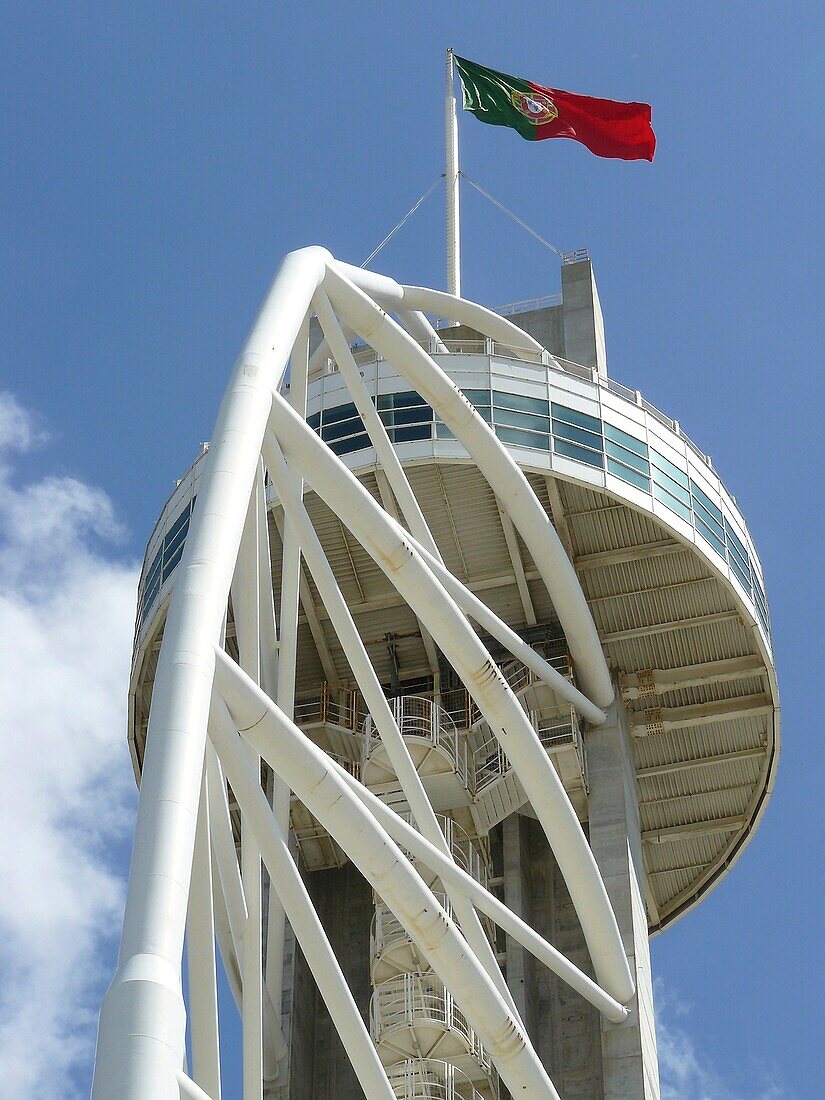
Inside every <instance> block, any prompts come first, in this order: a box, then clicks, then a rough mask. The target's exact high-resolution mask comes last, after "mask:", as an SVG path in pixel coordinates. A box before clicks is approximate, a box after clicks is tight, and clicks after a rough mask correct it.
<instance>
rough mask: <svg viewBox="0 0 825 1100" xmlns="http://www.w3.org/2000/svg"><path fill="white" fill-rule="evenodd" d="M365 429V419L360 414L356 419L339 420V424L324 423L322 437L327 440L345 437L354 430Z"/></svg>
mask: <svg viewBox="0 0 825 1100" xmlns="http://www.w3.org/2000/svg"><path fill="white" fill-rule="evenodd" d="M363 430H364V424H363V421H362V420H361V417H360V416H358V417H356V418H355V419H354V420H339V421H338V423H337V424H327V423H324V424H323V425H322V426H321V437H322V439H325V440H327V441H329V440H332V439H343V438H344V437H345V436H348V435H352V434H353V432H357V431H363Z"/></svg>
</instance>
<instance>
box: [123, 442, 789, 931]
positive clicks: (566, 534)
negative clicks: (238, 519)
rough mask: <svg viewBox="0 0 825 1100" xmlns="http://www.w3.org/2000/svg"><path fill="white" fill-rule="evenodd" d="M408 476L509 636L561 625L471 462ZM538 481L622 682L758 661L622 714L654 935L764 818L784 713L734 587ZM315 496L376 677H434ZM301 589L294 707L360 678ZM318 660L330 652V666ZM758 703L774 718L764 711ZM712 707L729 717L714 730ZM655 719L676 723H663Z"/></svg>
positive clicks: (607, 501) (463, 572)
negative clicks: (334, 679)
mask: <svg viewBox="0 0 825 1100" xmlns="http://www.w3.org/2000/svg"><path fill="white" fill-rule="evenodd" d="M406 470H407V474H408V476H409V479H410V482H411V485H412V487H413V489H414V491H415V493H416V496H417V497H418V499H419V501H420V503H421V507H422V510H423V512H424V515H425V518H426V520H427V522H428V524H429V526H430V529H431V530H432V532H433V534H434V536H435V539H436V541H437V543H438V546H439V548H440V550H441V553H442V555H443V557H444V560H445V564H446V565H447V566H448V568H449V569H450V570H451V572H452V573H453V574H454V575H455V576H456V577H458V578H459V579H460V580H462V581H463V582H464V583H466V584H467V585H469V587H470V588H471V589H473V590H474V591H475V592H476V593H477V595H479V596H480V597H481V598H482V599H483V600H484V601H485V603H487V604H488V605H489V606H490V607H491V608H492V609H493V610H494V611H495V612H496V613H497V614H498V615H499V616H500V617H501V618H503V619H504V620H505V621H506V622H507V623H508V624H509V625H510V626H512V627H513V628H514V629H515V630H517V631H524V630H525V629H526V628H528V627H529V626H530V625H532V622H533V620H535V621H536V622H537V623H538V624H547V625H551V626H553V627H554V628H557V626H558V623H557V620H556V616H555V612H554V609H553V606H552V604H551V602H550V599H549V597H548V595H547V591H546V589H545V588H544V585H543V584H542V582H541V580H540V579H539V575H538V571H537V569H536V566H535V563H534V561H533V560H532V558H531V557H530V555H529V553H528V551H527V549H526V547H525V546H524V544H523V543H522V542H521V540H520V539H518V540H517V541H518V551H519V554H520V559H521V561H520V565H519V562H518V561H517V560H516V561H514V559H513V558H512V557H511V554H510V552H509V550H508V546H507V542H506V540H505V537H504V530H503V527H502V519H501V516H500V513H499V510H498V508H497V504H496V500H495V497H494V495H493V493H492V491H491V489H490V487H489V485H488V484H487V482H486V481H485V480H484V478H483V477H482V476H481V475H480V474H479V473H478V471H477V470H476V469H475V468H474V467H473V466H472V465H470V464H466V463H460V462H444V461H442V462H439V463H434V462H432V461H427V462H424V463H421V464H418V465H415V464H413V465H408V466H407V467H406ZM359 476H360V478H361V481H362V482H363V484H364V485H365V486H366V487H367V488H368V489H369V491H370V492H371V493H372V494H373V495H374V496H375V497H376V498H378V499H380V493H379V485H378V482H377V480H376V474H375V473H374V472H372V471H369V472H361V473H360V474H359ZM528 477H529V480H530V483H531V485H532V487H533V489H534V491H535V492H536V494H537V496H538V498H539V500H540V501H541V502H542V503H543V505H544V506H545V508H546V510H547V512H548V514H549V515H551V517H552V518H553V519H554V522H555V524H556V527H557V529H558V530H559V533H560V535H561V537H562V540H563V541H564V542H565V545H566V546H567V548H568V551H569V552H570V553H572V555H573V559H574V561H575V562H576V566H577V571H578V573H579V577H580V580H581V583H582V586H583V589H584V592H585V595H586V597H587V599H588V602H589V604H590V607H591V610H592V613H593V617H594V620H595V623H596V626H597V628H598V630H599V633H600V635H601V637H602V640H603V644H604V648H605V653H606V655H607V658H608V662H609V664H610V667H611V669H612V670H613V671H614V672H615V673H616V675H617V678H618V679H619V682H620V683H621V680H622V677H624V676H627V675H633V674H638V673H645V670H669V669H680V668H685V667H687V666H694V665H700V664H701V665H705V664H709V663H714V664H719V667H720V668H723V667H724V666H725V662H729V661H730V660H731V659H734V658H741V657H747V656H751V655H752V656H754V657H758V658H759V659H760V662H761V664H760V666H759V667H754V668H753V669H752V670H751V671H749V672H748V674H747V675H745V674H743V675H742V676H741V677H740V678H738V679H728V680H725V681H724V682H721V683H713V682H711V683H703V684H699V685H694V686H687V687H681V688H679V689H678V690H670V691H667V692H665V693H664V694H661V693H660V694H656V695H655V696H649V697H647V698H634V699H632V700H630V701H629V702H628V707H629V710H630V717H631V722H632V723H633V724H634V726H636V733H637V734H638V736H636V738H635V752H636V763H637V768H638V769H639V772H640V776H639V780H638V794H639V802H640V813H641V826H642V832H643V840H644V846H643V847H644V854H645V868H646V871H647V899H646V900H647V905H648V916H649V923H650V927H651V930H652V931H655V930H658V929H660V928H662V927H663V926H664V925H665V924H667V923H669V922H670V921H672V920H673V919H675V918H676V917H677V916H678V915H680V914H681V913H683V912H684V911H686V909H687V908H689V907H690V906H691V905H692V904H694V903H695V901H696V900H697V899H698V898H699V897H700V896H701V895H702V894H703V893H704V892H705V891H706V890H707V889H708V888H709V886H710V885H711V884H712V883H713V882H714V881H716V880H717V879H718V878H719V876H720V875H721V874H722V873H723V872H724V871H725V869H726V868H727V867H728V866H729V865H730V863H731V862H732V860H733V859H734V858H735V857H736V855H737V854H738V852H739V851H740V850H741V848H742V847H743V845H744V843H745V842H746V840H747V838H748V836H749V834H750V832H751V831H752V829H753V827H754V825H755V823H756V821H757V819H758V817H759V815H760V813H761V809H762V807H763V803H764V800H765V795H766V791H767V789H768V787H769V786H770V784H771V783H772V776H773V772H774V770H775V759H774V757H775V740H776V735H777V719H778V710H774V709H772V707H771V704H775V703H776V701H777V697H776V687H775V680H774V677H773V671H772V668H771V666H770V664H769V662H768V661H767V659H766V655H765V654H764V653H763V651H762V648H761V642H760V640H759V635H758V632H757V631H756V629H755V628H754V626H753V625H752V624H751V623H750V621H749V619H748V616H747V613H746V611H745V610H744V608H743V607H742V606H741V605H740V604H739V602H738V600H737V598H736V596H735V594H734V592H733V590H732V588H731V586H730V585H729V584H728V582H727V581H725V580H724V579H723V578H722V577H721V576H720V575H718V574H716V573H714V571H713V570H712V569H711V567H710V566H709V564H708V563H707V562H706V561H705V560H704V559H703V557H702V556H701V555H700V554H699V553H697V551H696V550H695V549H694V548H692V547H690V546H688V545H685V544H682V543H679V542H678V541H677V539H676V538H675V537H674V536H673V535H672V534H671V533H670V532H669V531H668V530H667V528H665V527H664V526H663V525H662V524H660V523H659V522H658V521H657V520H656V519H655V518H654V517H652V516H650V515H648V514H645V513H642V512H641V511H637V510H634V509H633V508H631V507H630V506H628V505H627V504H624V503H621V502H620V501H618V500H616V499H614V498H612V497H610V496H608V495H607V494H606V493H603V492H599V491H597V490H594V489H591V488H586V487H584V486H582V485H578V484H574V483H572V482H567V481H562V480H556V481H555V483H553V482H552V479H550V486H551V488H554V493H553V496H554V501H553V503H554V504H555V511H554V508H553V506H552V505H551V497H550V495H549V494H548V476H547V475H545V474H542V473H537V472H530V473H528ZM556 491H557V495H556ZM305 499H306V503H307V507H308V510H309V513H310V515H311V517H312V520H313V523H314V524H315V528H316V530H317V532H318V534H319V536H320V538H321V541H322V543H323V546H324V549H325V552H326V555H327V558H328V560H329V562H330V564H331V566H332V568H333V570H334V572H335V575H336V578H337V580H338V583H339V585H340V587H341V589H342V592H343V594H344V596H345V597H346V599H347V602H348V604H349V607H350V609H351V611H352V613H353V615H354V617H355V620H356V623H357V625H358V628H359V630H360V632H361V635H362V637H363V639H364V641H365V643H366V646H367V650H368V652H369V654H370V656H371V658H372V660H373V663H374V665H375V668H376V670H377V672H378V675H379V678H380V679H381V680H382V682H385V683H389V682H390V680H391V679H392V676H393V671H392V664H393V661H394V662H395V666H396V671H397V675H398V676H399V677H400V678H401V679H402V680H404V681H414V680H415V679H416V678H417V677H422V676H426V675H428V674H430V673H432V672H433V671H434V670H433V668H432V666H431V663H430V660H429V659H428V655H427V651H426V648H425V646H424V644H423V642H422V638H421V632H420V629H419V625H418V623H417V620H416V618H415V616H414V615H413V613H412V612H411V611H410V610H409V609H408V608H407V607H406V605H404V604H403V603H402V602H401V600H400V598H399V597H398V595H397V593H396V592H395V591H394V590H393V588H392V587H391V585H390V584H389V582H388V581H387V579H386V578H385V576H384V574H383V573H382V572H381V570H380V568H379V567H378V566H377V565H376V564H375V562H373V560H372V559H371V558H370V557H369V556H368V555H367V554H366V552H365V551H364V550H363V549H362V548H361V547H360V546H359V545H358V544H357V543H356V542H355V540H354V538H353V537H352V536H351V535H350V534H349V533H347V532H345V530H344V529H343V527H342V525H341V523H340V522H339V520H338V519H337V517H336V516H335V515H334V514H333V513H332V512H331V511H330V510H329V508H327V507H326V505H325V504H323V502H321V501H320V500H319V499H318V498H317V497H316V496H315V494H314V493H308V495H307V497H306V498H305ZM385 503H386V501H385ZM559 505H560V508H559ZM279 512H280V509H279V508H278V506H277V505H276V506H275V508H274V510H273V512H272V513H271V515H270V542H271V547H272V562H273V570H272V574H273V588H274V593H275V606H276V609H277V607H278V606H279V601H280V560H281V539H280V535H279V533H278V528H279V525H280V515H279ZM519 568H521V569H523V573H524V580H525V581H526V587H527V590H528V592H529V599H525V598H524V591H523V586H522V591H521V592H520V591H519V585H518V583H517V579H516V574H517V572H518V571H519ZM306 581H307V585H308V588H309V592H310V596H311V601H312V605H313V606H312V608H311V609H310V615H311V616H315V617H316V618H317V622H318V624H319V628H320V632H321V636H320V639H319V642H320V644H316V640H315V639H314V638H313V634H312V632H311V630H310V624H309V621H308V617H307V614H306V611H305V610H304V611H302V614H301V618H300V626H299V658H298V683H297V696H298V699H299V700H300V699H301V698H312V697H316V696H317V695H318V692H319V690H320V685H321V684H322V682H323V681H324V680H325V679H327V676H326V674H325V671H324V661H326V664H327V671H328V670H329V667H330V665H332V666H333V667H334V669H335V672H336V674H337V676H338V678H339V680H340V681H341V682H342V683H346V682H347V681H352V680H354V678H353V676H352V673H351V671H350V669H349V668H348V666H347V662H346V660H345V658H344V655H343V652H342V649H341V647H340V645H339V644H338V641H337V639H336V637H335V635H334V633H333V631H332V629H331V626H330V623H329V620H328V617H327V615H326V613H325V610H324V608H323V606H322V605H321V601H320V597H319V595H318V592H317V590H316V589H315V586H314V585H313V584H312V581H311V579H309V577H308V575H307V578H306ZM161 630H162V614H160V615H158V625H157V627H156V634H155V637H154V639H153V640H152V641H151V642H150V644H149V645H148V646H147V647H146V651H145V656H144V658H143V664H142V668H141V669H140V670H139V674H138V677H137V681H136V682H137V685H138V686H137V690H136V691H135V693H134V696H133V700H132V705H133V708H134V709H133V714H132V715H131V719H130V728H131V730H132V731H133V735H134V749H135V755H136V759H137V760H138V761H140V760H141V759H142V748H143V745H142V742H143V738H144V735H145V723H146V717H147V714H148V705H149V701H150V698H151V688H152V682H153V679H154V670H155V664H156V660H157V649H158V645H159V633H160V631H161ZM317 634H318V630H317V629H316V636H317ZM322 649H323V650H326V652H325V653H324V654H323V659H322V654H321V650H322ZM760 699H763V700H765V701H766V702H767V704H768V707H764V706H763V707H761V708H760V706H759V700H760ZM735 700H749V701H750V706H746V705H744V704H743V705H742V707H741V708H739V709H737V707H738V704H736V703H735V702H731V701H735ZM714 704H718V706H719V711H718V720H715V718H714V716H715V713H716V711H715V707H714ZM684 708H692V709H691V710H685V709H684ZM697 708H699V711H698V712H697ZM749 710H750V711H752V712H751V713H749V712H748V711H749ZM645 712H647V713H645ZM657 712H661V717H663V718H664V717H667V718H668V720H669V722H670V723H671V724H673V723H675V725H672V728H667V724H664V725H662V726H661V727H660V726H659V725H657V721H656V720H657V716H658V715H657ZM697 713H699V714H700V715H701V718H698V717H697ZM708 760H710V762H709V763H703V762H704V761H708ZM679 764H682V765H685V766H682V767H678V766H677V765H679Z"/></svg>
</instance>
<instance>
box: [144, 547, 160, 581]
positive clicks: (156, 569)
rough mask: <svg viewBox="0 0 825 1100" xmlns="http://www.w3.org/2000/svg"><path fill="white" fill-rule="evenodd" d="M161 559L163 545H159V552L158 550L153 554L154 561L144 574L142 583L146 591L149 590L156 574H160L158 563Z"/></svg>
mask: <svg viewBox="0 0 825 1100" xmlns="http://www.w3.org/2000/svg"><path fill="white" fill-rule="evenodd" d="M162 557H163V545H161V548H160V550H158V552H157V554H155V556H154V559H153V560H152V564H151V565H150V566H149V571H148V573H147V574H146V581H145V582H144V585H145V587H146V588H147V589H148V588H151V586H152V582H153V581H154V579H155V577H156V576H158V574H159V573H160V562H161V558H162Z"/></svg>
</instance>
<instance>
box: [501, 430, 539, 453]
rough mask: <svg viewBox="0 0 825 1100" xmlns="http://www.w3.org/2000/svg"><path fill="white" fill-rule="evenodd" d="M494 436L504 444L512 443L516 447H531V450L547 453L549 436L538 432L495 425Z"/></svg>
mask: <svg viewBox="0 0 825 1100" xmlns="http://www.w3.org/2000/svg"><path fill="white" fill-rule="evenodd" d="M496 435H497V436H498V437H499V439H500V440H502V441H503V442H504V443H514V444H515V445H516V446H517V447H532V448H533V450H538V451H549V450H550V436H549V435H546V434H544V433H540V432H527V431H523V430H522V429H521V428H505V427H502V426H501V425H496Z"/></svg>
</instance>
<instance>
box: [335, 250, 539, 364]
mask: <svg viewBox="0 0 825 1100" xmlns="http://www.w3.org/2000/svg"><path fill="white" fill-rule="evenodd" d="M334 266H335V269H336V270H337V271H339V272H340V273H341V274H342V275H343V276H344V277H345V278H346V279H348V280H349V282H350V283H352V284H353V285H354V286H357V287H358V288H359V289H360V290H363V291H364V293H365V294H368V295H369V296H370V298H372V299H373V301H374V302H377V303H378V305H379V306H381V307H382V309H387V310H395V311H396V312H400V311H401V310H405V311H409V310H420V311H421V312H424V313H426V312H430V313H439V314H441V316H442V317H446V318H448V319H449V320H451V321H457V322H458V323H459V324H462V325H467V327H468V328H473V329H475V330H476V331H477V332H480V333H481V334H482V335H483V336H489V337H490V339H491V340H498V341H499V343H502V344H507V345H508V346H509V347H512V348H520V349H521V350H522V351H529V352H534V353H536V354H539V355H540V354H541V352H543V351H544V348H543V347H542V346H541V344H540V343H539V342H538V340H536V339H535V338H534V337H532V336H531V335H530V334H529V333H528V332H525V331H524V329H523V328H519V327H518V325H514V324H513V322H512V321H508V320H507V318H506V317H502V316H501V315H500V314H498V313H495V312H494V311H493V310H492V309H487V307H486V306H480V305H479V304H478V303H477V302H471V301H468V299H467V298H459V297H458V296H457V295H455V294H448V293H446V292H445V291H443V290H431V289H430V288H429V287H423V286H406V285H401V284H400V283H397V282H396V281H395V279H391V278H390V277H389V276H388V275H380V274H379V273H378V272H376V271H365V270H364V269H363V268H360V267H353V266H352V265H351V264H345V263H343V262H342V261H341V260H335V261H334ZM353 327H355V326H353ZM356 331H357V330H356ZM361 335H363V333H362V334H361Z"/></svg>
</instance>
